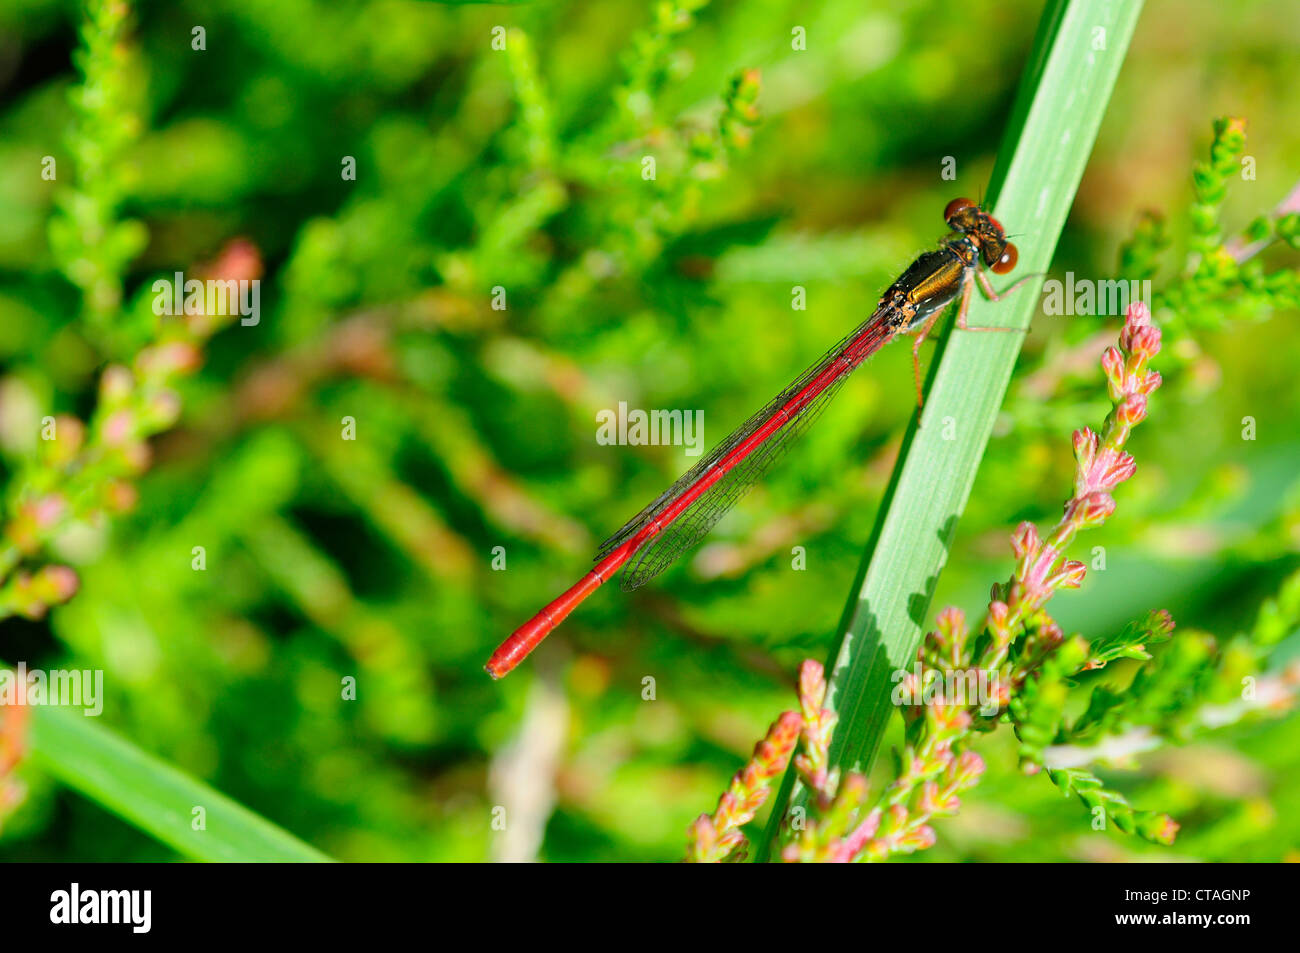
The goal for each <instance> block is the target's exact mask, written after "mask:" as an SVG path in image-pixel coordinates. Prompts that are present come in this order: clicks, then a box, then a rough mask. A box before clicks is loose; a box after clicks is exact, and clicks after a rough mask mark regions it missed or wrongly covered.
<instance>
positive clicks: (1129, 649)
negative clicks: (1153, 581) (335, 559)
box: [688, 303, 1300, 863]
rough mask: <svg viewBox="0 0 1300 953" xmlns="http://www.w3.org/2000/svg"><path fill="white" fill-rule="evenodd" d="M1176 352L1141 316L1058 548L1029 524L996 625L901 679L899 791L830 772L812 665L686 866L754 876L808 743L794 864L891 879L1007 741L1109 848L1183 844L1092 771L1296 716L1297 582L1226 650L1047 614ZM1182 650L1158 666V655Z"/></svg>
mask: <svg viewBox="0 0 1300 953" xmlns="http://www.w3.org/2000/svg"><path fill="white" fill-rule="evenodd" d="M1161 336H1162V335H1161V331H1160V329H1158V328H1157V327H1155V326H1154V325H1153V324H1152V323H1151V315H1150V311H1149V309H1148V307H1147V306H1146V305H1145V304H1142V303H1138V304H1135V305H1131V306H1130V308H1129V311H1128V315H1127V319H1126V323H1125V326H1124V330H1123V332H1122V333H1121V335H1120V338H1119V346H1118V347H1110V348H1107V349H1106V351H1105V353H1104V354H1103V355H1102V360H1101V365H1102V369H1103V371H1104V373H1105V377H1106V381H1107V389H1108V392H1109V397H1110V400H1111V403H1112V409H1111V412H1110V414H1109V415H1108V416H1107V418H1106V420H1105V422H1104V424H1103V426H1102V427H1101V429H1100V431H1099V432H1094V431H1092V430H1091V429H1089V428H1087V427H1085V428H1083V429H1080V430H1077V431H1075V433H1074V438H1073V440H1074V455H1075V460H1076V461H1077V469H1076V473H1075V482H1074V492H1073V495H1072V496H1071V497H1070V498H1069V499H1068V500H1067V501H1066V502H1065V504H1064V515H1063V516H1062V518H1061V520H1060V521H1059V522H1058V523H1057V525H1056V526H1055V527H1054V528H1053V529H1052V531H1051V532H1050V533H1048V534H1047V535H1046V536H1045V537H1044V536H1042V535H1040V533H1039V531H1038V529H1037V528H1036V527H1035V526H1034V525H1033V524H1032V523H1028V522H1025V523H1022V524H1021V525H1020V526H1018V527H1017V528H1016V530H1015V532H1014V533H1013V534H1012V537H1011V550H1012V553H1013V555H1014V556H1015V559H1016V565H1015V569H1014V571H1013V573H1012V576H1011V578H1010V580H1009V581H1007V582H1006V583H1001V584H995V585H994V586H993V592H992V595H993V598H992V601H990V603H989V607H988V613H987V616H986V617H985V621H984V623H983V624H982V625H981V626H980V627H979V628H977V629H975V630H970V629H969V628H968V625H967V622H966V618H965V615H964V614H963V613H962V612H961V610H959V609H956V608H948V609H945V610H943V611H942V612H940V613H939V615H938V617H937V619H936V627H935V629H934V630H933V631H931V632H930V633H928V634H927V636H926V638H925V641H924V643H923V644H922V647H921V649H920V651H919V652H918V655H917V661H918V662H919V663H920V668H919V669H917V670H915V671H901V672H897V673H895V678H896V680H897V683H898V684H897V690H896V692H895V701H896V704H899V705H900V707H901V708H902V711H903V716H904V722H905V725H906V728H905V735H904V744H903V747H902V748H901V750H899V751H897V752H896V754H895V762H894V768H893V773H892V778H893V780H892V781H890V782H889V783H888V784H887V785H886V786H884V787H883V789H882V790H881V791H880V792H879V793H878V794H876V795H875V796H874V797H873V796H872V795H871V790H870V783H869V780H868V778H867V776H866V775H864V774H862V773H860V772H856V771H850V772H846V773H844V774H843V775H842V776H841V773H840V771H839V769H838V768H835V767H831V766H830V765H829V762H828V750H829V746H830V740H831V736H832V733H833V731H834V728H835V725H836V722H837V721H838V715H837V714H836V713H835V712H834V711H831V710H830V709H827V708H824V707H823V704H824V702H825V698H826V687H827V686H826V681H825V678H824V676H823V672H822V667H821V666H820V665H819V664H818V663H816V662H813V661H806V662H804V664H803V667H802V669H801V670H800V675H799V703H800V712H799V713H798V714H796V713H794V712H786V713H785V714H783V715H782V716H781V718H780V719H778V720H777V722H776V723H775V724H774V725H773V726H772V729H771V731H770V732H769V734H768V736H767V738H766V739H765V740H764V741H763V742H761V743H760V744H759V746H758V747H757V748H756V749H755V753H754V757H753V759H752V760H751V761H750V762H749V764H748V765H747V766H746V767H745V768H744V769H743V770H742V771H741V772H739V773H738V774H737V775H736V778H735V780H734V781H733V783H732V788H731V790H729V791H728V792H727V793H726V794H724V795H723V798H722V801H721V803H720V805H719V809H718V811H717V812H716V813H715V814H714V815H713V816H711V817H710V816H709V815H701V817H700V818H699V819H698V820H697V821H696V822H695V824H694V825H693V826H692V827H691V830H690V837H691V843H690V848H689V852H688V859H691V860H695V861H719V860H737V859H741V858H743V856H744V853H745V849H744V848H745V845H746V844H747V842H746V840H745V838H744V835H743V833H742V831H741V827H742V826H743V825H744V824H745V823H747V822H748V821H751V820H752V819H753V817H754V815H755V814H756V812H757V810H758V808H759V807H760V806H761V805H762V804H763V803H764V801H765V800H766V798H767V794H768V791H767V786H768V784H769V783H770V780H771V779H772V778H773V777H774V776H775V775H776V774H777V773H778V772H779V770H780V768H781V766H782V765H783V764H784V763H785V761H786V760H787V759H788V758H789V755H790V749H791V747H792V742H791V739H792V738H793V736H794V735H795V733H796V732H798V734H799V738H800V749H801V750H800V752H799V753H798V754H797V755H795V758H794V763H795V767H796V769H797V771H798V775H799V779H800V781H801V782H802V784H803V785H804V786H805V788H806V789H807V790H808V792H809V796H808V800H807V802H806V804H801V805H797V806H795V807H794V808H792V809H791V810H790V812H789V813H788V815H787V816H786V817H785V818H784V819H783V821H782V823H781V825H780V836H781V840H782V843H783V845H784V846H783V847H781V849H780V852H779V856H780V858H781V859H782V860H785V861H798V862H829V863H847V862H854V861H863V860H870V861H877V860H886V859H888V858H890V857H891V856H893V855H897V854H910V853H913V852H915V851H917V850H923V849H925V848H928V847H931V846H933V844H934V842H935V838H936V834H935V831H934V829H933V828H932V827H931V826H930V825H931V823H932V821H933V820H935V819H937V818H943V817H946V816H951V815H953V814H956V813H957V811H958V809H959V807H960V799H959V795H961V794H962V793H963V792H964V791H967V790H969V789H971V788H973V787H974V786H975V785H976V784H977V783H978V781H979V778H980V775H981V774H982V773H983V771H984V761H983V759H982V758H981V757H980V755H979V754H977V753H976V752H975V751H974V750H972V748H971V745H972V744H973V743H974V742H975V741H977V740H978V739H979V738H980V737H981V736H982V735H987V734H988V733H990V732H993V731H995V730H997V728H998V727H999V725H1001V724H1007V725H1009V726H1010V729H1011V731H1013V732H1014V734H1015V736H1016V738H1017V740H1018V742H1019V762H1020V767H1021V770H1022V771H1023V772H1025V773H1026V774H1037V773H1039V772H1040V771H1041V770H1042V769H1043V768H1044V767H1046V768H1047V776H1048V777H1049V778H1050V779H1051V780H1052V782H1053V783H1054V784H1055V785H1056V786H1057V787H1059V788H1060V789H1061V790H1062V791H1063V792H1064V793H1065V794H1067V795H1075V796H1077V797H1078V799H1079V800H1080V801H1081V802H1082V803H1083V804H1084V805H1085V806H1086V807H1087V808H1088V810H1089V811H1090V812H1091V816H1092V827H1093V829H1094V830H1105V829H1106V828H1107V827H1108V826H1109V825H1111V824H1113V825H1114V826H1115V827H1116V828H1117V829H1118V830H1120V831H1122V832H1124V833H1126V834H1136V835H1137V836H1139V837H1142V838H1144V839H1146V840H1149V841H1152V842H1155V843H1159V844H1165V845H1168V844H1172V843H1173V841H1174V837H1175V835H1176V833H1177V830H1178V824H1177V823H1176V822H1175V821H1174V820H1173V819H1172V818H1171V817H1170V816H1169V815H1168V814H1165V813H1161V812H1158V811H1154V810H1144V809H1137V808H1134V807H1133V805H1131V804H1130V803H1129V802H1128V801H1127V800H1126V799H1125V797H1124V796H1123V795H1122V794H1120V793H1119V792H1117V791H1115V790H1112V789H1109V788H1107V787H1106V786H1105V784H1104V782H1103V781H1102V780H1101V779H1100V778H1099V777H1098V776H1097V775H1096V774H1094V773H1092V772H1091V771H1090V770H1088V767H1087V766H1088V765H1089V764H1091V763H1092V762H1093V761H1094V760H1102V759H1114V758H1119V757H1123V756H1125V755H1130V756H1131V755H1132V754H1135V753H1137V752H1138V751H1141V750H1146V747H1144V743H1147V742H1150V741H1151V740H1168V741H1174V742H1177V741H1186V740H1187V739H1188V738H1190V737H1192V736H1193V735H1194V734H1195V733H1196V732H1198V731H1204V730H1206V729H1209V728H1214V727H1222V726H1223V725H1224V724H1230V723H1233V722H1235V721H1238V720H1240V719H1241V718H1244V717H1248V716H1250V715H1255V714H1260V713H1262V714H1265V715H1274V716H1275V715H1278V714H1281V713H1284V712H1286V711H1287V710H1288V709H1289V708H1290V706H1291V703H1292V702H1293V700H1294V696H1295V693H1296V690H1297V689H1298V688H1300V668H1297V667H1295V666H1291V667H1289V668H1287V669H1285V670H1284V671H1282V672H1280V673H1277V674H1273V675H1269V676H1263V675H1262V674H1261V673H1263V672H1264V670H1265V668H1266V665H1267V662H1268V654H1269V650H1270V649H1271V648H1272V647H1273V646H1274V645H1275V644H1276V643H1277V641H1278V640H1280V639H1281V638H1282V637H1284V636H1285V635H1289V634H1290V633H1291V632H1292V631H1294V629H1295V628H1296V626H1297V625H1300V598H1298V595H1300V574H1296V575H1294V576H1292V577H1291V578H1290V579H1289V580H1288V582H1287V583H1286V585H1285V586H1284V588H1283V591H1282V592H1281V594H1280V595H1279V597H1278V599H1277V600H1270V601H1269V602H1267V603H1265V605H1264V607H1263V608H1262V609H1261V611H1260V617H1259V621H1258V622H1257V623H1256V625H1255V627H1254V629H1253V630H1252V632H1251V633H1250V634H1249V635H1247V636H1244V637H1238V638H1234V639H1232V640H1228V641H1227V642H1226V643H1225V644H1223V645H1222V646H1221V645H1220V644H1219V643H1218V642H1217V641H1216V640H1215V639H1214V638H1213V637H1212V636H1210V635H1208V634H1206V633H1200V632H1183V633H1179V634H1178V635H1177V636H1174V635H1173V633H1174V621H1173V619H1172V618H1171V617H1170V616H1169V613H1168V612H1166V611H1163V610H1157V611H1153V612H1151V613H1149V614H1148V615H1147V616H1145V617H1144V618H1142V619H1138V620H1135V621H1134V622H1132V623H1131V624H1129V625H1128V626H1126V627H1125V628H1124V629H1123V630H1122V631H1119V632H1116V633H1114V634H1102V635H1099V636H1096V637H1093V638H1091V639H1089V638H1087V637H1085V636H1083V635H1073V636H1069V637H1067V636H1066V634H1065V633H1064V632H1063V630H1062V629H1061V627H1060V625H1058V624H1057V623H1056V621H1055V620H1054V619H1053V618H1052V617H1051V615H1050V614H1048V612H1047V609H1046V605H1047V603H1048V601H1049V600H1050V599H1051V598H1052V596H1053V594H1054V593H1055V592H1057V591H1059V590H1062V589H1078V588H1079V587H1080V586H1081V585H1082V584H1083V580H1084V577H1085V575H1086V572H1087V569H1086V566H1085V565H1084V564H1083V563H1082V562H1080V561H1078V560H1075V559H1070V558H1068V557H1067V555H1066V552H1067V549H1068V548H1069V546H1070V544H1071V543H1072V542H1073V540H1074V538H1075V536H1076V535H1077V534H1078V533H1079V532H1080V531H1083V530H1087V529H1093V528H1096V527H1098V526H1100V525H1101V524H1103V523H1104V522H1105V521H1106V520H1107V519H1108V518H1110V516H1111V515H1112V514H1113V513H1114V512H1115V507H1116V503H1115V499H1114V497H1113V495H1112V493H1113V491H1114V490H1115V489H1116V488H1117V487H1118V486H1119V485H1120V484H1121V483H1123V482H1125V481H1127V480H1128V479H1130V478H1131V477H1132V476H1133V475H1134V473H1135V472H1136V470H1137V465H1136V462H1135V461H1134V459H1133V457H1132V456H1131V455H1130V454H1129V453H1127V452H1126V451H1125V450H1124V449H1123V448H1124V445H1125V444H1126V443H1127V442H1128V438H1129V435H1130V434H1131V432H1132V430H1133V428H1134V427H1135V426H1136V425H1137V424H1139V423H1141V422H1142V421H1143V420H1144V419H1145V418H1146V416H1147V405H1148V398H1149V397H1150V395H1151V394H1152V393H1153V392H1154V391H1155V390H1156V388H1158V387H1159V386H1160V384H1161V375H1160V373H1159V372H1157V371H1155V370H1152V369H1151V367H1150V364H1151V362H1152V359H1153V358H1155V357H1156V355H1157V354H1159V353H1160V350H1161ZM1167 641H1168V642H1169V643H1170V644H1169V645H1168V646H1167V647H1165V649H1164V651H1162V652H1161V653H1160V654H1159V655H1158V656H1156V655H1153V654H1152V652H1151V651H1149V650H1148V647H1149V646H1152V645H1155V644H1159V643H1164V642H1167ZM1121 659H1131V660H1136V661H1138V662H1140V663H1142V664H1141V666H1140V667H1139V668H1138V669H1137V671H1136V673H1129V675H1127V676H1126V677H1125V678H1126V681H1127V682H1128V684H1127V685H1125V686H1124V687H1122V688H1119V687H1110V686H1108V685H1104V684H1102V685H1096V684H1095V683H1094V687H1092V688H1091V690H1090V691H1088V690H1086V688H1085V687H1082V686H1081V685H1080V682H1081V680H1082V678H1081V677H1083V676H1085V673H1092V672H1097V671H1100V670H1102V669H1105V668H1106V667H1107V666H1108V665H1110V664H1112V663H1114V662H1117V661H1119V660H1121ZM1261 678H1262V679H1263V681H1264V683H1265V684H1264V685H1262V686H1261V685H1258V684H1257V680H1259V679H1261ZM980 684H986V685H989V686H991V687H992V695H991V697H990V698H981V697H978V695H977V692H976V686H977V685H980ZM1072 694H1074V695H1079V694H1082V695H1083V696H1085V698H1086V704H1085V706H1084V708H1083V710H1082V712H1081V713H1080V714H1079V715H1078V716H1075V717H1071V716H1070V715H1069V714H1068V712H1069V711H1070V709H1071V706H1070V701H1071V696H1072ZM1234 695H1236V696H1239V697H1237V698H1236V699H1234V697H1233V696H1234ZM1225 704H1226V705H1227V707H1226V708H1225V707H1224V706H1225ZM1076 707H1077V706H1076Z"/></svg>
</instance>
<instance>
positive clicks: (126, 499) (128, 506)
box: [104, 480, 140, 513]
mask: <svg viewBox="0 0 1300 953" xmlns="http://www.w3.org/2000/svg"><path fill="white" fill-rule="evenodd" d="M139 502H140V491H139V490H137V489H136V488H135V487H134V486H133V485H132V484H130V483H127V482H126V481H125V480H113V481H111V482H110V483H109V484H108V485H107V486H106V487H104V505H105V506H106V507H107V508H108V509H109V510H111V511H112V512H114V513H129V512H130V511H131V510H133V509H135V507H136V504H137V503H139Z"/></svg>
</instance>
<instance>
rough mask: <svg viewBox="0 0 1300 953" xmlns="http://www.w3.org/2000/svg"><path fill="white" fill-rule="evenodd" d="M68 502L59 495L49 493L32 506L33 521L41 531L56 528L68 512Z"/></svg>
mask: <svg viewBox="0 0 1300 953" xmlns="http://www.w3.org/2000/svg"><path fill="white" fill-rule="evenodd" d="M67 509H68V501H67V500H66V499H64V498H63V497H62V496H61V495H60V494H58V493H49V494H46V495H45V496H42V497H41V498H40V499H38V500H36V502H35V503H33V504H32V506H31V515H32V520H33V521H34V522H35V523H36V525H37V526H38V527H39V528H41V529H49V528H50V527H51V526H54V525H55V524H56V523H58V521H59V520H60V519H62V518H63V514H64V513H66V512H67Z"/></svg>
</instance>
